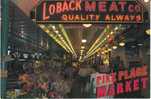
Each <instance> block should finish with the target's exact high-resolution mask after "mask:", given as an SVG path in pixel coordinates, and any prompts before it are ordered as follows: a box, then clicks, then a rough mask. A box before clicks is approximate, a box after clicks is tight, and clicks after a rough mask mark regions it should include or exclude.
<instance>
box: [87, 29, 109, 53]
mask: <svg viewBox="0 0 151 99" xmlns="http://www.w3.org/2000/svg"><path fill="white" fill-rule="evenodd" d="M105 31H106V28H105V29H104V30H103V32H102V33H101V34H100V36H99V37H98V38H97V40H96V41H95V42H94V43H93V45H92V46H91V48H90V49H89V50H88V52H87V54H89V53H90V52H91V51H92V50H93V49H94V48H95V47H96V45H97V43H98V42H99V41H100V39H101V38H102V37H103V36H104V34H105Z"/></svg>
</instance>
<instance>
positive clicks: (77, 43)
mask: <svg viewBox="0 0 151 99" xmlns="http://www.w3.org/2000/svg"><path fill="white" fill-rule="evenodd" d="M11 1H13V2H14V3H15V4H16V5H17V6H18V8H19V9H20V10H21V11H22V12H23V13H25V14H26V15H27V16H30V12H31V10H32V9H33V8H34V7H35V4H36V3H35V1H40V0H11ZM29 2H30V3H29ZM140 2H142V4H143V5H144V6H145V7H146V8H147V9H148V8H149V5H148V4H146V3H144V2H143V1H142V0H140ZM10 13H11V12H10ZM106 26H107V24H93V25H92V26H91V27H89V28H86V27H84V26H83V25H82V24H72V25H71V24H63V27H64V29H65V31H66V33H67V35H68V37H69V40H70V41H71V45H72V46H73V48H74V50H75V52H76V53H77V55H78V56H79V55H80V49H81V46H85V53H86V52H87V51H88V50H89V49H90V48H91V47H92V45H93V44H94V42H95V41H96V40H97V38H98V37H99V36H100V35H101V33H102V32H103V30H104V29H105V28H106ZM115 26H117V24H114V25H113V24H112V26H111V27H115ZM122 26H123V27H125V28H126V29H125V30H122V31H119V32H120V33H124V35H125V37H126V42H128V44H127V46H131V43H132V42H135V43H136V42H138V43H139V42H142V41H144V39H146V35H145V33H144V31H145V29H146V28H149V27H148V26H146V25H145V24H141V25H139V24H138V25H126V26H125V25H122ZM128 26H129V27H128ZM32 27H33V25H32V24H30V23H27V25H26V28H27V29H26V31H27V32H29V33H30V31H34V30H32ZM140 27H143V29H142V28H141V29H139V28H140ZM18 29H19V27H18ZM136 33H137V35H136ZM82 39H86V40H87V42H86V43H85V44H82V43H81V41H82ZM147 39H148V37H147Z"/></svg>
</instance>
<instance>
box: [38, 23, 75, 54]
mask: <svg viewBox="0 0 151 99" xmlns="http://www.w3.org/2000/svg"><path fill="white" fill-rule="evenodd" d="M39 26H40V27H41V28H42V29H43V30H44V31H45V32H46V33H47V34H48V35H49V36H51V37H52V38H53V39H54V40H55V41H56V42H57V43H58V44H59V45H60V46H61V47H63V48H64V49H65V50H66V51H67V52H68V53H70V52H71V53H72V54H73V55H76V54H75V52H74V51H73V50H72V49H71V47H70V46H69V45H68V43H67V41H66V40H65V39H64V37H63V36H62V35H61V34H60V33H59V31H58V30H57V29H56V27H55V26H54V25H48V26H45V25H43V24H40V25H39ZM50 28H52V30H53V31H50V30H49V29H50ZM54 33H55V34H54Z"/></svg>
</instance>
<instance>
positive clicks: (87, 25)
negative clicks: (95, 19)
mask: <svg viewBox="0 0 151 99" xmlns="http://www.w3.org/2000/svg"><path fill="white" fill-rule="evenodd" d="M83 26H84V27H86V28H88V27H90V26H92V24H83Z"/></svg>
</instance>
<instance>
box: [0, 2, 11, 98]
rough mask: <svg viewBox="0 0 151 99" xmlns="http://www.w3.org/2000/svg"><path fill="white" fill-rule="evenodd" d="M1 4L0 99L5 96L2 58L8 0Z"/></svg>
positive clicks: (4, 47)
mask: <svg viewBox="0 0 151 99" xmlns="http://www.w3.org/2000/svg"><path fill="white" fill-rule="evenodd" d="M0 2H1V32H0V56H1V57H0V59H1V60H0V95H1V99H5V96H6V83H7V82H6V80H7V66H6V62H5V60H4V57H5V56H6V55H7V43H8V41H7V38H8V25H9V24H8V22H9V20H8V18H9V13H8V11H9V10H8V8H9V5H8V0H0Z"/></svg>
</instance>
